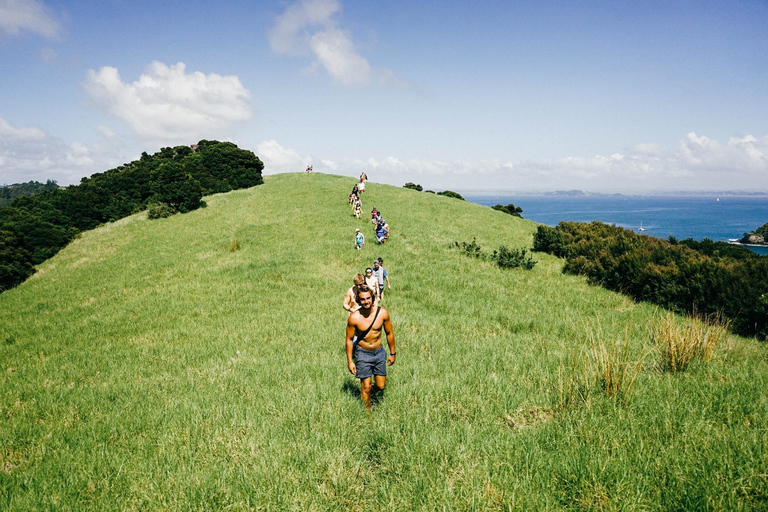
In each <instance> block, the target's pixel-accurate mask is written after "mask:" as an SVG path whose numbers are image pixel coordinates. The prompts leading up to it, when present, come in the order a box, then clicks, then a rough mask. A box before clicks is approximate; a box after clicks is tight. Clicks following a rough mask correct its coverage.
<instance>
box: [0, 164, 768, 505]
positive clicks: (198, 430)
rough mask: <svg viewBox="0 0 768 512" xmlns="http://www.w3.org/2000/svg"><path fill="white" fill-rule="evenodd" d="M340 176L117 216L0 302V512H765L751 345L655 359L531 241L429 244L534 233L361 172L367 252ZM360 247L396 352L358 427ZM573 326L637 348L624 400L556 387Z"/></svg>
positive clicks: (765, 471) (618, 314)
mask: <svg viewBox="0 0 768 512" xmlns="http://www.w3.org/2000/svg"><path fill="white" fill-rule="evenodd" d="M353 183H354V181H353V180H351V179H349V178H344V177H339V176H329V175H322V174H303V173H301V174H285V175H275V176H268V177H267V178H266V182H265V184H264V185H262V186H259V187H255V188H253V189H249V190H241V191H236V192H231V193H229V194H223V195H216V196H212V197H209V198H207V202H208V207H207V208H204V209H200V210H197V211H195V212H192V213H189V214H186V215H177V216H174V217H171V218H168V219H161V220H157V221H148V220H146V216H145V214H140V215H136V216H133V217H130V218H127V219H124V220H122V221H119V222H116V223H113V224H109V225H105V226H102V227H101V228H99V229H96V230H94V231H91V232H88V233H85V234H83V236H82V237H80V238H78V239H77V240H75V241H74V242H73V243H72V244H70V245H69V246H68V247H67V248H66V249H64V250H63V251H62V252H61V253H59V254H58V255H57V256H56V257H55V258H53V259H52V260H50V261H48V262H46V263H44V264H43V265H42V266H41V267H40V268H39V270H38V273H37V274H36V275H35V276H34V277H33V278H31V279H30V280H29V281H27V282H26V283H24V284H23V285H21V286H19V287H18V288H15V289H13V290H10V291H8V292H6V293H3V294H1V295H0V510H100V511H102V510H158V509H164V510H510V509H511V510H516V509H528V510H530V509H537V510H542V509H553V510H557V509H565V508H584V509H602V510H656V509H660V508H666V509H670V508H671V509H714V510H733V509H745V510H746V509H766V508H768V450H767V449H766V448H768V446H766V445H767V444H768V432H767V426H768V420H767V418H768V392H767V391H766V390H768V351H766V348H765V346H764V345H760V344H758V343H756V342H755V341H754V340H745V339H742V338H738V337H731V338H730V339H729V341H728V343H727V344H726V345H725V346H724V347H722V348H721V350H719V352H718V353H717V354H716V356H715V358H714V360H713V361H712V362H711V363H709V364H694V365H692V367H690V368H689V370H688V371H687V372H685V373H682V374H678V375H669V374H663V373H660V372H659V371H657V370H655V369H654V359H653V356H652V354H650V352H649V350H648V343H649V326H650V324H651V322H652V321H653V318H654V317H655V315H657V314H658V313H657V312H656V310H655V309H653V308H652V307H650V306H647V305H638V304H635V303H633V302H632V301H631V300H629V299H627V298H624V297H622V296H620V295H617V294H614V293H610V292H607V291H604V290H601V289H599V288H595V287H590V286H588V285H586V284H585V282H584V281H583V279H581V278H578V277H573V276H564V275H562V274H561V273H560V270H561V262H560V261H558V260H556V259H554V258H552V257H550V256H548V255H543V254H536V255H535V258H536V259H537V260H538V261H539V263H538V264H537V265H536V267H535V268H534V269H533V270H532V271H524V270H508V271H504V270H500V269H499V268H497V267H495V266H494V265H493V264H492V263H490V262H486V261H480V260H474V259H470V258H468V257H467V256H465V255H463V254H462V253H461V252H460V251H459V250H458V249H455V248H451V247H450V245H451V244H452V243H453V242H454V241H458V242H461V241H467V242H469V241H471V240H472V239H473V238H474V237H476V239H477V243H478V244H479V245H480V246H481V247H482V248H483V250H485V251H491V250H493V249H495V248H498V246H499V245H502V244H505V245H507V246H510V247H526V248H528V247H530V245H531V237H532V234H533V232H534V231H535V224H534V223H532V222H529V221H525V220H520V219H515V218H512V217H510V216H509V215H506V214H503V213H500V212H496V211H493V210H491V209H490V208H486V207H482V206H479V205H475V204H471V203H466V202H462V201H458V200H455V199H451V198H446V197H441V196H435V195H432V194H426V193H419V192H416V191H412V190H407V189H402V188H396V187H390V186H385V185H380V184H376V183H370V184H369V185H368V186H367V187H366V192H365V194H364V195H363V206H364V211H365V212H368V211H370V209H371V208H372V207H373V206H377V207H378V208H379V209H380V210H382V211H383V213H384V217H385V218H386V219H387V221H388V222H389V224H390V227H391V233H392V236H391V241H390V242H389V243H388V244H386V245H384V246H376V245H375V244H374V243H373V241H374V237H373V232H372V229H371V224H370V222H367V221H365V220H361V221H357V220H355V219H354V217H352V216H351V208H350V207H349V206H348V205H347V202H346V198H347V194H348V193H349V191H350V190H351V188H352V185H353ZM522 206H523V207H525V205H524V204H522ZM366 217H367V214H366ZM355 227H360V228H361V229H363V231H364V233H365V235H366V239H367V241H368V243H367V245H366V246H365V248H364V249H363V250H362V251H359V252H358V251H355V249H354V243H353V240H354V230H355ZM233 240H236V241H237V242H239V244H240V249H239V250H236V251H230V246H231V242H232V241H233ZM379 256H380V257H382V258H383V259H384V261H385V267H386V268H387V270H388V271H389V272H390V277H391V281H392V288H393V289H392V291H391V292H389V293H388V294H387V296H386V298H385V303H384V305H385V306H386V307H387V308H388V309H389V311H390V313H391V316H392V319H393V324H394V328H395V333H396V336H397V345H398V348H397V351H398V358H397V363H396V365H395V366H393V367H392V368H391V369H390V378H389V380H388V389H387V390H386V394H385V396H384V399H383V401H382V402H381V403H380V404H379V405H378V406H376V407H375V409H374V411H373V414H372V415H370V416H368V415H367V414H366V413H365V411H364V408H363V407H362V405H361V404H360V401H359V397H358V384H357V382H356V381H355V380H354V379H353V378H352V377H351V376H349V375H348V372H347V370H346V363H345V356H344V349H343V335H344V324H345V321H346V316H345V313H344V311H343V309H342V307H341V301H342V298H343V295H344V292H345V291H346V289H347V288H348V287H349V286H350V285H351V277H352V275H353V274H354V273H356V272H358V271H361V270H363V269H364V268H365V267H366V266H370V265H371V263H372V261H373V259H374V258H376V257H379ZM590 339H592V340H594V339H599V340H601V342H604V343H606V344H609V345H610V344H615V343H619V342H621V343H625V344H629V352H630V354H631V357H632V358H634V359H641V358H642V359H643V361H644V362H645V365H644V369H643V371H642V372H641V374H640V376H639V378H638V380H637V382H636V384H635V387H634V388H633V391H632V394H631V396H630V399H629V401H628V402H627V403H620V402H617V401H616V400H613V399H610V398H605V397H603V396H601V394H600V393H599V392H594V393H591V394H589V395H587V396H585V397H583V399H578V400H570V401H569V400H566V398H567V396H565V395H567V393H568V390H569V387H568V385H569V383H571V382H572V381H573V380H574V379H576V378H577V377H578V374H577V372H579V371H582V370H583V368H584V366H583V364H582V363H583V361H584V360H585V356H584V354H585V353H586V351H587V350H588V349H589V345H590ZM564 397H565V398H564Z"/></svg>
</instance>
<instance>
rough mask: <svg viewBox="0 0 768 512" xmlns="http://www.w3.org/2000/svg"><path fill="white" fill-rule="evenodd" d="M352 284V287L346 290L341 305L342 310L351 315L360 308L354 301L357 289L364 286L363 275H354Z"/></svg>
mask: <svg viewBox="0 0 768 512" xmlns="http://www.w3.org/2000/svg"><path fill="white" fill-rule="evenodd" d="M352 283H353V284H352V287H351V288H350V289H349V290H347V294H346V295H345V296H344V304H343V306H344V309H346V310H347V311H349V312H350V313H353V312H355V311H357V310H358V309H359V308H360V306H358V305H357V300H355V298H356V297H357V289H358V288H360V287H361V286H362V285H364V284H365V276H364V275H363V274H355V277H353V278H352Z"/></svg>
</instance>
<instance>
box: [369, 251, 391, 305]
mask: <svg viewBox="0 0 768 512" xmlns="http://www.w3.org/2000/svg"><path fill="white" fill-rule="evenodd" d="M373 275H374V277H376V282H377V283H378V284H379V300H384V283H385V282H386V283H387V290H391V289H392V286H391V285H390V284H389V275H388V274H387V269H385V268H384V260H382V259H381V258H377V259H376V260H374V262H373Z"/></svg>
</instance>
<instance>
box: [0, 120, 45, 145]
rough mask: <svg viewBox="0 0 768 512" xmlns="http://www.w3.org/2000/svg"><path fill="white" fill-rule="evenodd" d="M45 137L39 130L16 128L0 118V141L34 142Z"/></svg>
mask: <svg viewBox="0 0 768 512" xmlns="http://www.w3.org/2000/svg"><path fill="white" fill-rule="evenodd" d="M45 136H46V135H45V132H44V131H43V130H41V129H39V128H16V127H14V126H11V124H10V123H9V122H8V121H6V120H5V119H3V118H2V117H0V140H16V141H35V140H41V139H44V138H45Z"/></svg>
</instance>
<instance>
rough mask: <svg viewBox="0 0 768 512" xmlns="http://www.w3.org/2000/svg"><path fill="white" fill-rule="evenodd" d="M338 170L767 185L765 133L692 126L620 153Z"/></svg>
mask: <svg viewBox="0 0 768 512" xmlns="http://www.w3.org/2000/svg"><path fill="white" fill-rule="evenodd" d="M339 168H340V169H342V171H341V172H342V173H344V174H347V175H350V176H354V175H356V173H359V172H360V170H365V171H366V172H367V173H368V175H369V177H370V178H371V180H373V181H379V182H383V183H389V184H392V185H402V184H403V183H405V182H406V181H413V182H418V183H421V184H422V185H423V186H425V187H428V188H435V190H444V189H454V190H465V191H469V190H476V191H491V190H518V191H532V190H540V191H544V190H563V189H582V190H590V191H604V192H611V191H621V192H632V191H637V192H648V191H665V190H666V191H672V190H691V191H695V190H702V191H703V190H762V191H768V136H766V137H762V138H757V137H754V136H752V135H748V136H746V137H743V138H731V139H730V140H729V141H728V142H727V143H725V144H722V143H720V142H718V141H716V140H714V139H711V138H708V137H705V136H699V135H697V134H695V133H693V132H692V133H689V134H688V135H686V137H685V138H684V139H682V140H681V141H680V142H679V143H678V144H677V145H676V146H675V147H674V148H667V147H664V146H660V145H655V144H638V145H636V146H633V147H632V148H631V149H629V150H628V151H626V152H624V153H614V154H611V155H595V156H592V157H568V158H559V159H551V160H523V161H516V162H502V161H498V160H489V161H453V162H441V161H433V160H420V159H410V160H401V159H399V158H396V157H392V156H390V157H386V158H382V159H377V158H369V159H367V160H354V161H350V162H346V163H342V164H339Z"/></svg>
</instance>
